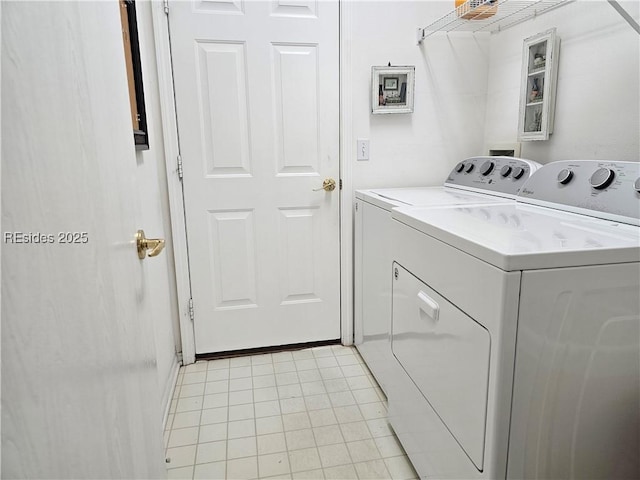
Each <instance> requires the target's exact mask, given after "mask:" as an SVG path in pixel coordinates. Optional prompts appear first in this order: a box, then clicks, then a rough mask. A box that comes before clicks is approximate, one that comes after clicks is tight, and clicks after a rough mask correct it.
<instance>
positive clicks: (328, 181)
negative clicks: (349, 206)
mask: <svg viewBox="0 0 640 480" xmlns="http://www.w3.org/2000/svg"><path fill="white" fill-rule="evenodd" d="M335 189H336V181H335V180H334V179H333V178H325V179H324V182H322V187H320V188H314V189H313V191H314V192H319V191H320V190H324V191H325V192H333V191H334V190H335Z"/></svg>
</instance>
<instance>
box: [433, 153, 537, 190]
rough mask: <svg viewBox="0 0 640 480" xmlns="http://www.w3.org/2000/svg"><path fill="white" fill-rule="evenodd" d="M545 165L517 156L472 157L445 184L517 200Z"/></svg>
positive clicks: (459, 165)
mask: <svg viewBox="0 0 640 480" xmlns="http://www.w3.org/2000/svg"><path fill="white" fill-rule="evenodd" d="M541 166H542V165H540V164H539V163H536V162H533V161H531V160H525V159H523V158H515V157H471V158H467V159H466V160H463V161H461V162H460V163H458V164H457V165H456V166H455V167H454V168H453V170H451V173H450V174H449V176H448V177H447V180H446V181H445V183H444V184H445V185H446V186H448V187H455V188H460V189H463V190H471V191H475V192H481V193H488V194H493V195H498V196H502V197H510V198H513V197H515V196H516V195H517V193H518V192H519V191H520V188H522V186H523V185H524V183H525V181H526V180H527V179H528V178H529V177H530V176H531V174H533V172H535V171H536V170H537V169H538V168H540V167H541Z"/></svg>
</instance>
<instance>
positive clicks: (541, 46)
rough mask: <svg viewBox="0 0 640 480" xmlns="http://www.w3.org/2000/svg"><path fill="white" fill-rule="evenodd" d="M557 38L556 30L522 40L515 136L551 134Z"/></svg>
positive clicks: (532, 137)
mask: <svg viewBox="0 0 640 480" xmlns="http://www.w3.org/2000/svg"><path fill="white" fill-rule="evenodd" d="M559 51H560V39H559V38H558V37H557V35H556V29H555V28H553V29H551V30H547V31H546V32H542V33H539V34H537V35H534V36H533V37H529V38H527V39H525V40H524V48H523V52H522V90H521V92H520V115H519V119H518V123H519V125H518V139H519V140H521V141H527V140H548V139H549V135H551V133H553V115H554V109H555V103H556V84H557V78H558V54H559Z"/></svg>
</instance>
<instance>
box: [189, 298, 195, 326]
mask: <svg viewBox="0 0 640 480" xmlns="http://www.w3.org/2000/svg"><path fill="white" fill-rule="evenodd" d="M189 318H190V319H191V321H192V322H193V318H194V313H193V298H190V299H189Z"/></svg>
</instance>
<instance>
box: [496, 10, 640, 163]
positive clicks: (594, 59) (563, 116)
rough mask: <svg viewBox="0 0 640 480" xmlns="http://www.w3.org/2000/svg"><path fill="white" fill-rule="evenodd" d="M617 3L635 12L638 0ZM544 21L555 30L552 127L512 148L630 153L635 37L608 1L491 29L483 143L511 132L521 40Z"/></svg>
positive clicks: (639, 49) (604, 155) (636, 126)
mask: <svg viewBox="0 0 640 480" xmlns="http://www.w3.org/2000/svg"><path fill="white" fill-rule="evenodd" d="M620 5H621V6H622V8H624V9H625V10H626V11H627V12H628V14H629V15H630V16H631V17H633V18H636V19H638V18H639V17H640V12H639V6H638V2H626V1H623V2H620ZM578 19H579V21H578ZM552 27H555V28H556V32H557V35H558V37H559V38H560V49H559V64H558V81H557V95H556V108H555V122H554V123H555V126H554V129H553V135H551V136H550V137H549V140H548V141H543V142H540V141H534V142H522V144H521V145H522V151H521V154H520V156H521V157H523V158H530V159H533V160H536V161H538V162H540V163H547V162H550V161H555V160H560V159H570V158H596V159H603V160H606V159H614V158H615V159H618V160H627V161H638V152H639V151H640V145H639V143H638V142H639V138H638V131H640V111H639V110H638V108H637V106H638V105H640V91H639V90H638V84H639V82H640V79H639V76H640V70H639V69H638V58H640V44H639V43H638V40H637V38H638V34H637V33H636V32H635V31H634V30H633V29H632V28H631V26H630V25H628V24H627V22H625V21H624V20H623V18H622V17H621V16H620V15H619V14H618V12H617V11H616V10H614V8H612V6H611V5H610V3H609V2H571V3H569V4H568V5H566V6H564V7H563V8H559V9H557V10H555V11H552V12H549V13H548V14H545V15H541V16H539V17H537V18H534V19H532V20H531V21H528V22H524V23H521V24H520V25H516V26H515V27H513V28H510V29H508V30H505V31H503V32H500V33H498V34H496V35H491V45H490V47H491V48H490V52H491V55H490V68H489V83H488V87H489V88H488V97H487V116H486V120H485V121H484V125H485V126H486V128H485V139H486V142H485V148H489V147H490V146H491V145H494V144H497V143H505V142H513V141H514V140H515V138H516V137H517V126H518V103H519V102H518V96H519V94H520V84H521V77H520V72H521V64H522V43H523V40H524V39H525V38H528V37H530V36H532V35H535V34H537V33H539V32H543V31H545V30H548V29H550V28H552ZM630 106H635V107H636V108H630Z"/></svg>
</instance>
